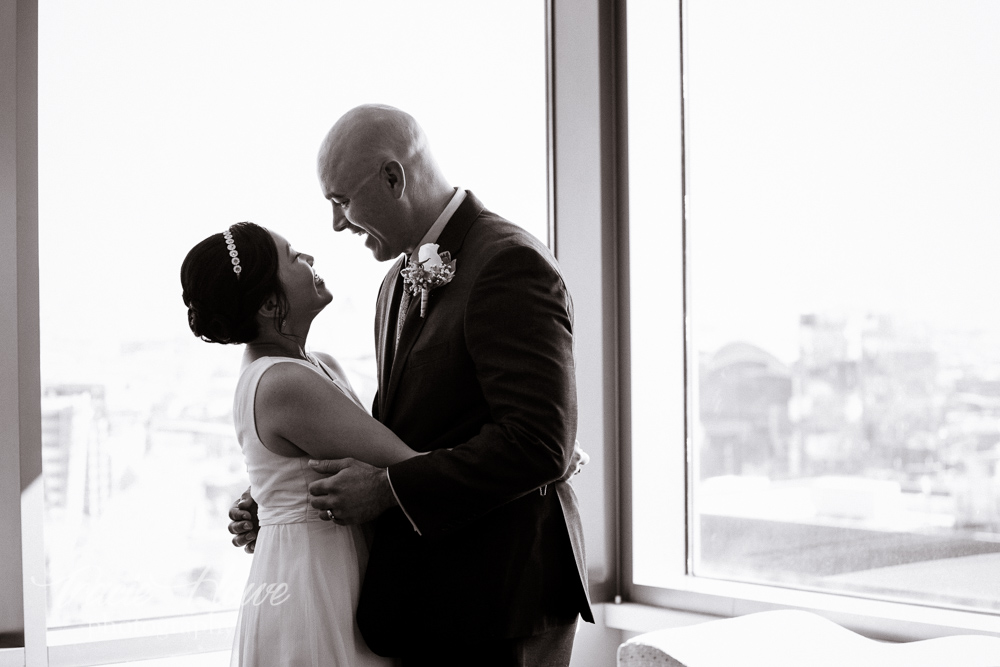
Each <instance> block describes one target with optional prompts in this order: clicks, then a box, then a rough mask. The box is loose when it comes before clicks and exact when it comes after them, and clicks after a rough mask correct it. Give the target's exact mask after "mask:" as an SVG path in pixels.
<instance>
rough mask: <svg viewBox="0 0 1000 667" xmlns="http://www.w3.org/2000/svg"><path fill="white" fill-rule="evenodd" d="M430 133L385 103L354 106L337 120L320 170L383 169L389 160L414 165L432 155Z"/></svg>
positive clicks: (322, 151) (321, 157) (321, 153)
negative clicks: (383, 164)
mask: <svg viewBox="0 0 1000 667" xmlns="http://www.w3.org/2000/svg"><path fill="white" fill-rule="evenodd" d="M429 154H430V151H429V147H428V145H427V137H426V135H424V131H423V129H421V127H420V125H419V124H418V123H417V121H416V120H415V119H414V118H413V116H411V115H410V114H408V113H406V112H405V111H401V110H399V109H396V108H395V107H390V106H387V105H384V104H363V105H361V106H358V107H354V108H353V109H351V110H350V111H348V112H347V113H345V114H344V115H343V116H341V117H340V119H339V120H338V121H337V122H336V123H335V124H334V126H333V127H332V128H331V129H330V131H329V132H327V134H326V138H325V139H323V143H322V145H321V146H320V150H319V174H320V178H321V179H322V178H323V177H324V176H329V175H332V174H331V173H330V172H333V173H334V174H336V173H339V172H341V171H344V170H350V171H359V172H360V171H367V170H369V169H376V170H377V169H379V167H380V166H381V165H382V163H383V162H384V161H386V160H398V161H399V162H400V163H402V164H403V165H404V167H410V163H411V162H412V161H413V160H414V159H419V158H421V157H423V156H429Z"/></svg>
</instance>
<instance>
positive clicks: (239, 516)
mask: <svg viewBox="0 0 1000 667" xmlns="http://www.w3.org/2000/svg"><path fill="white" fill-rule="evenodd" d="M229 519H230V522H229V532H230V533H232V534H233V535H235V537H234V538H233V545H234V546H237V547H243V550H244V551H246V552H247V553H248V554H252V553H253V548H254V545H255V544H256V543H257V529H258V528H260V524H259V523H258V522H257V502H256V501H255V500H254V499H253V498H252V497H251V496H250V489H247V490H246V491H244V492H243V495H242V496H240V497H239V498H237V499H236V502H234V503H233V506H232V507H230V508H229Z"/></svg>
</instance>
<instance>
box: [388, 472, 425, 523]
mask: <svg viewBox="0 0 1000 667" xmlns="http://www.w3.org/2000/svg"><path fill="white" fill-rule="evenodd" d="M385 478H386V479H387V480H388V481H389V489H390V490H391V491H392V496H393V498H395V499H396V504H397V505H399V509H401V510H403V514H404V515H406V518H407V519H408V520H409V522H410V525H411V526H413V530H415V531H416V533H417V535H420V536H423V533H421V532H420V529H419V528H417V524H416V522H415V521H414V520H413V517H411V516H410V513H409V512H407V511H406V508H405V507H403V503H401V502H400V501H399V496H397V495H396V489H394V488H392V478H391V477H389V469H388V468H386V469H385Z"/></svg>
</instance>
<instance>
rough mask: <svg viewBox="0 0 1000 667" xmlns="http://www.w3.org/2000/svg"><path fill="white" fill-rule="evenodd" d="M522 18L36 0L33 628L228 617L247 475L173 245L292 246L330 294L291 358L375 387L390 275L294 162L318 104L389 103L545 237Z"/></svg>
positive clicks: (478, 185) (443, 9)
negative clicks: (272, 237)
mask: <svg viewBox="0 0 1000 667" xmlns="http://www.w3.org/2000/svg"><path fill="white" fill-rule="evenodd" d="M544 26H545V16H544V7H543V6H541V5H540V4H539V3H537V2H533V1H531V0H523V1H518V2H507V1H505V2H503V3H488V4H483V3H479V4H477V6H476V7H475V9H474V10H470V9H469V7H468V6H467V3H465V2H458V1H456V2H451V1H449V2H433V3H419V4H418V3H410V2H404V1H396V2H388V3H385V2H382V3H378V4H377V5H376V4H368V3H348V2H306V3H291V4H287V3H285V4H280V5H278V4H275V3H272V2H262V1H258V2H246V1H240V2H235V1H225V2H211V3H205V2H193V1H192V2H178V1H177V0H170V1H169V2H139V3H137V2H129V1H127V0H97V1H94V2H86V3H79V2H72V1H62V0H42V1H41V2H40V18H39V135H40V141H39V189H40V195H39V200H40V205H39V208H40V211H39V235H40V268H41V288H40V291H41V296H40V308H41V349H42V352H41V375H42V398H41V401H42V421H43V424H42V431H43V432H42V448H43V459H44V491H45V545H46V547H45V548H46V565H47V575H46V578H47V581H46V582H45V585H46V597H47V606H48V625H49V627H50V628H59V627H65V626H80V627H82V628H83V629H87V628H93V629H94V630H95V632H96V630H98V629H99V628H100V626H104V625H105V624H108V623H112V622H119V621H133V620H136V619H144V618H156V617H165V616H173V615H190V614H193V613H196V612H205V611H218V610H227V609H229V610H232V609H235V608H236V607H237V605H238V604H239V603H240V600H241V596H242V593H243V585H244V584H245V581H246V573H247V570H248V567H249V563H250V557H249V556H247V555H246V554H244V553H243V552H242V551H241V550H238V549H235V548H233V547H232V546H231V545H230V543H229V537H230V536H229V535H228V533H227V532H226V528H225V525H226V523H227V521H228V519H227V518H226V511H227V508H228V506H229V504H230V503H231V502H232V500H233V499H234V498H235V497H237V496H238V495H239V494H240V492H241V491H242V490H243V489H245V488H246V487H247V485H248V482H247V477H246V471H245V466H244V464H243V460H242V456H241V454H240V451H239V447H238V445H237V443H236V440H235V436H234V433H233V425H232V417H231V406H232V394H233V390H234V388H235V383H236V375H237V371H238V367H239V357H240V353H241V349H237V348H231V347H223V346H217V345H209V344H206V343H203V342H201V341H199V340H197V339H195V338H194V337H193V336H192V335H191V333H190V331H189V330H188V328H187V323H186V317H185V309H184V307H183V304H182V302H181V298H180V284H179V278H178V276H179V270H180V264H181V260H182V259H183V257H184V255H185V253H186V252H187V251H188V250H189V249H190V248H191V247H192V246H193V245H194V244H195V243H197V242H198V241H200V240H201V239H202V238H204V237H206V236H208V235H209V234H212V233H215V232H219V231H221V230H222V229H224V228H225V227H227V226H228V225H230V224H232V223H234V222H237V221H240V220H253V221H255V222H258V223H260V224H263V225H266V226H270V227H273V228H274V229H276V230H278V231H280V232H281V233H283V234H284V235H286V236H287V237H288V238H289V239H290V240H291V241H292V242H293V243H294V244H295V245H296V246H297V247H298V248H300V249H302V250H306V251H308V252H310V253H312V254H314V255H315V256H316V264H317V269H318V270H319V271H320V272H321V273H322V274H323V275H324V277H325V278H326V279H327V283H328V284H329V285H331V286H332V291H333V292H334V294H335V299H334V302H333V303H332V304H331V305H330V306H329V307H328V309H327V311H326V313H324V315H322V316H321V317H320V318H319V319H318V320H317V322H316V325H315V326H314V327H313V330H312V333H311V336H310V342H311V345H312V346H313V347H314V348H315V349H319V350H324V351H328V352H330V353H332V354H333V355H334V356H336V357H338V358H339V359H340V361H341V362H342V363H344V365H345V366H346V367H347V368H348V370H349V372H351V373H352V382H353V383H354V385H355V387H356V388H357V389H358V390H359V392H360V393H361V394H362V395H363V396H364V397H365V398H367V399H370V398H371V397H372V395H373V394H374V391H375V384H374V373H375V368H374V354H373V348H372V346H373V338H372V322H373V318H374V302H375V295H376V293H377V290H378V287H379V284H380V282H381V279H382V276H383V274H384V272H385V270H386V269H387V268H388V265H387V264H378V263H377V262H375V261H374V260H373V259H372V257H371V255H370V253H369V252H368V250H367V249H366V248H364V246H363V245H362V244H361V243H360V241H359V239H358V237H354V236H351V235H334V233H333V231H332V229H331V218H330V211H329V205H328V204H327V203H326V202H325V201H324V200H323V198H322V197H321V195H320V192H319V186H318V182H317V178H316V173H315V158H316V152H317V150H318V147H319V142H320V140H321V139H322V137H323V135H324V134H325V132H326V131H327V129H329V126H330V125H331V124H332V123H333V122H334V120H336V118H337V117H338V116H339V115H340V114H341V113H342V112H344V111H346V110H347V109H349V108H351V107H352V106H354V105H356V104H360V103H364V102H376V101H377V102H384V103H388V104H393V105H395V106H398V107H400V108H403V109H405V110H407V111H409V112H411V113H412V114H413V115H414V116H415V117H416V118H417V119H418V120H419V121H420V122H421V124H422V125H423V126H424V128H425V130H426V131H427V133H428V135H429V138H430V140H431V143H432V146H433V147H434V149H435V153H436V156H437V158H438V160H439V162H440V163H441V164H442V166H443V168H444V170H445V173H446V174H447V175H448V176H449V178H451V179H452V181H453V182H454V183H455V184H456V185H461V186H464V187H467V188H470V189H472V190H473V191H474V192H475V193H476V194H477V196H479V197H480V198H481V199H482V200H483V202H484V203H485V204H486V205H487V206H488V207H490V208H491V209H492V210H494V211H496V212H498V213H500V214H501V215H504V216H505V217H508V218H509V219H511V220H512V221H514V222H516V223H519V224H521V225H522V226H524V227H526V228H527V229H528V230H529V231H531V232H532V233H534V234H535V235H536V236H539V237H540V238H542V239H543V240H545V239H546V237H547V230H548V213H547V211H548V204H547V173H548V170H547V152H546V147H547V139H546V89H545V63H546V57H545V44H544V40H545V31H544ZM192 627H193V626H192ZM78 638H79V639H80V640H81V641H85V640H87V639H88V638H93V637H89V636H88V635H87V634H86V633H85V632H84V633H79V632H78Z"/></svg>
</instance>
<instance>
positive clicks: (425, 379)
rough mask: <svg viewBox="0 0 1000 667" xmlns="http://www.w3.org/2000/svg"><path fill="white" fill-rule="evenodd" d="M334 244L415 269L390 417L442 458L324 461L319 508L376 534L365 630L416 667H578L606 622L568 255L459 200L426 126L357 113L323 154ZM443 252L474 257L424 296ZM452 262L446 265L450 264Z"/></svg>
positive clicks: (386, 350)
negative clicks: (600, 605)
mask: <svg viewBox="0 0 1000 667" xmlns="http://www.w3.org/2000/svg"><path fill="white" fill-rule="evenodd" d="M319 178H320V184H321V186H322V188H323V195H324V197H325V198H326V199H327V200H329V201H330V203H331V205H332V207H333V228H334V230H336V231H338V232H340V231H345V230H350V231H351V232H353V233H355V234H361V235H364V236H365V246H366V247H368V249H369V250H371V251H372V253H373V254H374V256H375V258H376V259H378V260H379V261H386V260H390V259H394V258H396V257H399V256H400V255H402V257H400V258H399V260H398V261H396V262H395V263H394V264H393V266H392V268H391V269H390V270H389V273H388V274H387V275H386V278H385V280H384V281H383V283H382V287H381V290H380V292H379V297H378V303H377V311H376V322H375V340H376V357H377V363H378V394H377V395H376V398H375V403H374V405H373V408H372V412H373V414H374V416H375V417H376V418H377V419H379V420H380V421H381V422H383V423H384V424H386V425H387V426H388V427H389V428H391V429H392V430H393V431H394V432H395V433H396V435H398V436H399V437H400V438H401V439H402V440H403V441H404V442H405V443H407V444H408V445H409V446H410V447H412V448H413V449H416V450H417V451H421V452H427V454H426V455H424V456H418V457H415V458H413V459H410V460H408V461H405V462H403V463H399V464H396V465H392V466H390V467H389V468H388V469H383V468H375V467H372V466H370V465H367V464H365V463H362V462H360V461H356V460H353V459H343V460H337V461H320V462H315V463H313V467H314V468H315V469H316V470H318V471H320V472H324V473H327V474H328V475H330V476H329V477H326V478H324V479H322V480H319V481H317V482H314V483H313V484H312V485H310V489H309V491H310V493H311V494H312V495H313V497H314V498H313V502H312V504H313V506H315V507H317V508H320V509H323V510H329V513H330V516H332V517H334V520H335V521H336V522H338V523H344V524H354V523H362V522H367V521H372V520H374V521H375V538H374V542H373V544H372V547H371V554H370V558H369V561H368V569H367V574H366V576H365V579H364V584H363V587H362V591H361V599H360V602H359V605H358V611H357V620H358V625H359V627H360V629H361V632H362V634H363V635H364V638H365V641H366V642H367V643H368V645H369V646H370V647H371V648H372V649H373V650H374V651H375V652H376V653H379V654H383V655H393V656H401V657H402V658H403V665H404V667H410V666H415V665H494V664H495V665H567V664H568V663H569V658H570V654H571V651H572V646H573V638H574V636H575V632H576V626H577V622H578V618H579V617H580V616H582V617H583V618H584V620H586V621H590V622H592V621H593V616H592V614H591V610H590V603H589V597H588V592H587V576H586V565H585V562H584V551H583V534H582V527H581V524H580V518H579V510H578V507H577V501H576V496H575V494H574V492H573V489H572V487H571V486H570V485H568V484H567V483H565V482H562V481H558V480H560V479H561V478H563V476H564V474H565V473H566V471H567V468H568V466H569V465H570V460H571V457H572V454H573V443H574V439H575V437H576V417H577V405H576V384H575V382H576V381H575V369H574V363H573V333H572V327H573V312H572V302H571V299H570V295H569V292H568V291H567V289H566V285H565V284H564V282H563V279H562V276H561V274H560V272H559V268H558V266H557V264H556V262H555V259H554V258H553V257H552V255H551V254H550V252H549V251H548V249H547V248H546V247H545V246H544V245H543V244H542V243H540V242H539V241H538V240H537V239H535V238H534V237H533V236H531V235H530V234H528V233H527V232H525V231H523V230H522V229H520V228H519V227H516V226H515V225H513V224H511V223H510V222H508V221H506V220H504V219H503V218H501V217H499V216H498V215H496V214H494V213H492V212H490V211H488V210H487V209H486V208H485V207H484V206H483V204H482V203H481V202H480V201H479V200H478V199H477V198H476V197H475V195H473V194H472V193H471V192H469V191H466V190H462V189H461V188H455V187H453V186H452V185H451V184H450V183H449V182H448V181H447V180H446V178H445V177H444V175H443V173H442V171H441V169H440V167H439V166H438V165H437V163H436V162H435V160H434V158H433V156H432V154H431V151H430V148H429V147H428V145H427V140H426V138H425V136H424V133H423V131H422V130H421V128H420V126H419V125H418V124H417V123H416V121H415V120H414V119H413V118H412V117H411V116H409V115H408V114H406V113H404V112H402V111H400V110H398V109H394V108H392V107H386V106H378V105H365V106H361V107H357V108H355V109H352V110H351V111H349V112H347V113H346V114H345V115H344V116H343V117H342V118H340V120H338V121H337V123H336V124H335V125H334V126H333V128H332V129H331V130H330V132H329V133H328V135H327V136H326V138H325V140H324V142H323V145H322V147H321V149H320V153H319ZM426 244H436V245H437V248H434V249H435V250H436V251H437V252H439V253H441V254H442V255H443V254H444V253H445V252H448V253H449V254H450V257H451V258H452V259H454V260H455V265H454V268H455V271H454V275H453V276H452V277H451V279H450V282H447V283H446V284H440V285H438V286H436V287H434V288H433V289H431V290H430V292H429V297H428V298H427V299H426V303H425V304H421V297H420V295H419V294H417V295H416V296H413V297H412V298H411V295H410V294H409V293H408V292H407V290H405V288H404V278H403V275H401V274H402V273H403V271H402V270H403V269H404V268H405V267H406V265H407V261H409V263H410V266H414V264H415V262H416V260H417V259H418V255H419V253H420V249H421V247H423V246H426ZM447 259H448V258H447V257H445V261H447Z"/></svg>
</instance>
